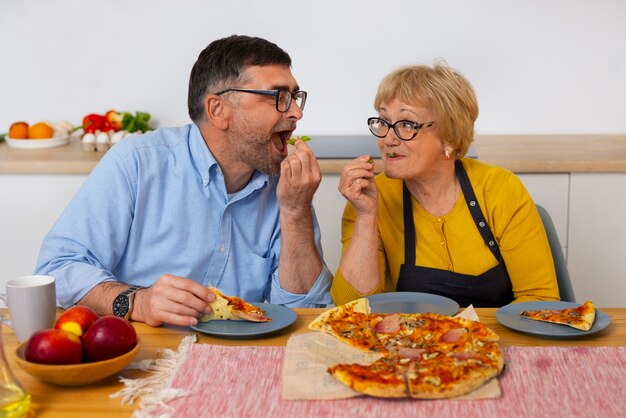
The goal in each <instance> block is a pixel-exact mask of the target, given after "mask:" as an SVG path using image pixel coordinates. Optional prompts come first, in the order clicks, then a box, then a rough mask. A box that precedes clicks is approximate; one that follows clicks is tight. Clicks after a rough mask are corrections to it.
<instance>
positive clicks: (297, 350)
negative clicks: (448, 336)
mask: <svg viewBox="0 0 626 418" xmlns="http://www.w3.org/2000/svg"><path fill="white" fill-rule="evenodd" d="M456 316H457V317H459V318H465V319H469V320H471V321H478V315H477V314H476V311H475V310H474V307H473V306H472V305H470V306H468V307H467V308H465V309H464V310H463V311H462V312H461V313H459V314H458V315H456ZM380 357H381V354H379V353H370V352H363V351H361V350H359V349H357V348H354V347H351V346H349V345H347V344H345V343H343V342H341V341H339V340H338V339H336V338H334V337H333V336H331V335H329V334H326V333H323V332H310V333H307V334H298V335H292V336H291V337H290V338H289V340H288V341H287V349H286V351H285V362H284V366H283V386H282V387H283V391H282V396H283V399H286V400H297V399H346V398H352V397H355V396H362V395H361V394H360V393H358V392H356V391H354V390H352V389H350V388H349V387H347V386H346V385H344V384H343V383H341V382H339V381H337V380H336V379H335V378H333V377H332V376H331V375H330V374H328V372H327V371H326V370H327V369H328V367H329V366H331V365H333V364H337V363H348V364H351V363H357V364H364V365H368V364H372V363H373V362H375V361H376V360H378V359H379V358H380ZM500 394H501V393H500V386H499V385H498V381H497V379H491V380H490V381H489V382H487V383H486V384H484V385H483V386H481V387H480V388H478V389H476V390H474V391H472V392H471V393H469V394H467V395H463V396H459V397H457V398H456V399H485V398H498V397H500Z"/></svg>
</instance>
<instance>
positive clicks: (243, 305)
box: [200, 287, 272, 322]
mask: <svg viewBox="0 0 626 418" xmlns="http://www.w3.org/2000/svg"><path fill="white" fill-rule="evenodd" d="M209 289H210V290H211V291H212V292H213V293H214V294H215V300H214V301H213V302H210V303H209V305H211V312H210V313H208V314H206V315H204V316H202V317H201V318H200V322H207V321H211V320H228V321H252V322H268V321H271V320H272V318H268V317H267V316H265V315H264V314H265V312H263V310H262V309H260V308H257V307H256V306H254V305H252V304H251V303H248V302H245V301H244V300H243V299H241V298H239V297H237V296H226V295H224V294H223V293H222V292H221V291H220V290H219V289H217V288H215V287H209Z"/></svg>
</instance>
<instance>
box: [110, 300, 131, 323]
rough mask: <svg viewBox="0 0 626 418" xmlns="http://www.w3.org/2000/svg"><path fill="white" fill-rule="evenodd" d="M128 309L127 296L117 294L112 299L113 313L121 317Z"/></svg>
mask: <svg viewBox="0 0 626 418" xmlns="http://www.w3.org/2000/svg"><path fill="white" fill-rule="evenodd" d="M128 309H129V304H128V296H126V295H118V296H117V297H116V298H115V300H114V301H113V315H115V316H121V317H122V318H123V317H124V316H126V313H127V312H128Z"/></svg>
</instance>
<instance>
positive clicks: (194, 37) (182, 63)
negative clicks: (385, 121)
mask: <svg viewBox="0 0 626 418" xmlns="http://www.w3.org/2000/svg"><path fill="white" fill-rule="evenodd" d="M233 33H238V34H250V35H257V36H262V37H265V38H267V39H270V40H272V41H274V42H276V43H277V44H279V45H280V46H282V47H283V48H284V49H286V50H287V51H288V52H289V53H290V54H291V56H292V58H293V61H294V66H293V71H294V74H295V76H296V78H297V79H298V81H299V83H300V85H301V86H302V87H303V89H306V90H308V91H309V93H310V98H309V102H308V104H307V111H306V115H305V118H304V119H303V121H302V122H301V123H300V128H299V132H300V133H306V134H310V135H314V134H359V133H367V130H366V128H365V119H366V118H367V117H368V116H371V115H372V114H373V108H372V100H373V96H374V93H375V90H376V86H377V84H378V82H379V81H380V79H381V78H382V77H383V76H384V75H385V74H386V73H388V72H389V71H390V70H392V69H393V68H395V67H397V66H400V65H403V64H407V63H415V62H420V63H428V64H430V63H432V61H433V59H435V58H437V57H443V58H445V59H446V60H447V61H448V63H449V64H450V65H451V66H453V67H456V68H458V69H459V70H460V71H462V72H463V73H464V74H465V75H466V76H467V77H468V78H469V80H470V81H471V82H472V83H473V84H474V87H475V89H476V91H477V94H478V97H479V102H480V106H481V114H480V117H479V120H478V124H477V128H478V132H479V133H483V134H489V133H495V134H510V133H544V134H549V133H623V132H626V102H625V101H624V95H625V94H626V42H625V41H624V40H625V39H626V1H624V0H597V1H588V0H518V1H500V0H475V1H470V0H457V1H454V0H438V1H424V0H386V1H373V0H339V1H337V0H332V1H331V0H315V1H308V0H307V1H304V0H272V1H244V0H228V1H220V2H218V1H208V0H181V1H174V0H169V1H168V0H99V1H84V0H53V1H50V0H21V1H8V0H0V132H6V131H7V130H8V127H9V125H10V123H11V122H13V121H15V120H26V121H29V122H31V123H33V122H36V121H38V120H42V119H48V120H57V119H69V120H70V121H72V122H74V123H76V124H79V123H80V121H81V119H82V117H83V116H84V115H85V114H87V113H91V112H104V111H106V110H107V109H109V108H116V109H118V110H130V111H134V110H144V111H149V112H151V113H152V114H153V117H154V121H155V122H156V123H157V124H158V126H173V125H179V124H184V123H187V122H188V117H187V107H186V97H187V96H186V95H187V83H188V77H189V72H190V69H191V66H192V65H193V63H194V61H195V59H196V57H197V56H198V53H199V52H200V51H201V50H202V49H203V48H204V47H205V46H206V45H207V44H208V43H209V42H210V41H212V40H214V39H216V38H220V37H223V36H227V35H230V34H233Z"/></svg>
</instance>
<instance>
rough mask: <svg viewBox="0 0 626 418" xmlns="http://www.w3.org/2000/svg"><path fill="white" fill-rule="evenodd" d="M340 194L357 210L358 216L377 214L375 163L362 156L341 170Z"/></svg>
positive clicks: (367, 156)
mask: <svg viewBox="0 0 626 418" xmlns="http://www.w3.org/2000/svg"><path fill="white" fill-rule="evenodd" d="M339 192H340V193H341V194H342V195H343V197H345V198H346V199H347V200H348V201H349V202H350V203H351V204H352V206H354V208H355V209H356V213H357V215H364V214H372V213H375V212H376V206H377V204H378V203H377V202H378V189H377V188H376V183H375V182H374V161H373V160H372V159H371V158H370V156H369V155H362V156H360V157H358V158H355V159H354V160H352V161H350V162H349V163H348V164H346V166H345V167H344V168H343V170H341V178H340V179H339Z"/></svg>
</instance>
